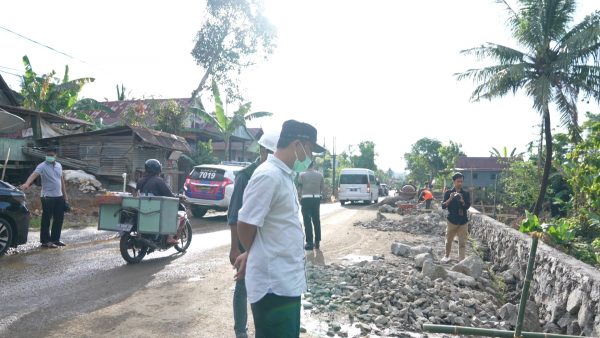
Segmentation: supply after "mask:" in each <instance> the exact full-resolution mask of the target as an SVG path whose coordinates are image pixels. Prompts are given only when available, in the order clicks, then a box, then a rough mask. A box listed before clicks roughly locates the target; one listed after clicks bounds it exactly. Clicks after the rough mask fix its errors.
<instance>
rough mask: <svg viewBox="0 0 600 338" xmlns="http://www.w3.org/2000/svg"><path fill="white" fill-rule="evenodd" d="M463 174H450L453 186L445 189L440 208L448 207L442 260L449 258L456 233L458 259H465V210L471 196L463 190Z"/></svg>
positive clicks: (469, 204) (466, 228) (445, 260)
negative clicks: (444, 250)
mask: <svg viewBox="0 0 600 338" xmlns="http://www.w3.org/2000/svg"><path fill="white" fill-rule="evenodd" d="M463 181H464V176H463V174H461V173H458V172H457V173H455V174H454V175H453V176H452V182H453V183H454V188H452V189H451V190H447V191H446V192H445V193H444V201H443V202H442V209H448V228H447V229H446V255H445V256H444V258H442V262H443V263H445V262H448V261H449V260H450V253H451V252H452V242H453V241H454V237H456V236H457V235H458V259H459V260H460V261H462V260H463V259H465V251H466V246H467V236H468V230H469V226H468V224H467V223H468V221H469V217H468V214H467V211H468V210H469V208H470V207H471V197H470V195H469V192H467V191H465V190H463V188H462V186H463Z"/></svg>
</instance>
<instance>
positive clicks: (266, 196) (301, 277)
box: [235, 120, 325, 338]
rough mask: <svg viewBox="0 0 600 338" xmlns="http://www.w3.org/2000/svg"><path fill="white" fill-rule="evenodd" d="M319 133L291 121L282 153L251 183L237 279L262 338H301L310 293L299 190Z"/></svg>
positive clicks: (280, 143) (284, 131)
mask: <svg viewBox="0 0 600 338" xmlns="http://www.w3.org/2000/svg"><path fill="white" fill-rule="evenodd" d="M316 141H317V130H316V129H315V128H314V127H313V126H311V125H310V124H307V123H302V122H298V121H295V120H288V121H286V122H285V123H284V124H283V126H282V130H281V134H280V136H279V141H278V143H277V150H276V151H275V153H274V154H273V155H269V157H268V158H267V161H266V162H265V163H263V164H261V165H260V166H259V167H258V168H257V169H256V171H255V172H254V174H253V175H252V178H251V179H250V182H248V186H247V187H246V190H245V192H244V196H243V200H244V203H243V206H242V208H241V209H240V211H239V213H238V223H237V231H238V237H239V240H240V242H241V243H242V245H243V246H244V249H245V250H246V252H244V253H243V254H241V255H240V256H238V258H237V259H236V261H235V266H236V268H237V273H236V276H235V278H236V279H241V278H245V281H246V291H247V294H248V301H249V302H250V304H251V308H252V315H253V317H254V327H255V329H256V337H257V338H271V337H282V338H287V337H290V338H292V337H299V336H300V296H301V295H302V293H303V292H304V291H306V274H305V270H304V231H303V229H302V222H301V221H300V212H299V211H300V203H299V201H298V193H297V191H296V187H295V185H294V175H295V172H296V173H299V172H303V171H306V170H307V169H308V166H309V165H310V163H311V161H312V160H311V156H312V153H313V152H317V153H320V152H323V151H325V149H324V148H323V147H321V146H319V145H318V144H317V143H316Z"/></svg>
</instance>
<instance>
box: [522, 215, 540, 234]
mask: <svg viewBox="0 0 600 338" xmlns="http://www.w3.org/2000/svg"><path fill="white" fill-rule="evenodd" d="M525 215H526V218H525V219H524V220H523V221H522V222H521V226H520V227H519V231H520V232H522V233H524V234H529V233H532V232H542V231H543V228H542V224H541V223H540V220H539V218H538V217H537V215H535V214H532V213H530V212H529V211H525Z"/></svg>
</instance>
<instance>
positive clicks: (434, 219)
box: [354, 211, 446, 236]
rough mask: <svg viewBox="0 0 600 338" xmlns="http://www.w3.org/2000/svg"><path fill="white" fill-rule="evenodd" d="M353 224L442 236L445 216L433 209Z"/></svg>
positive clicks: (444, 228) (382, 229)
mask: <svg viewBox="0 0 600 338" xmlns="http://www.w3.org/2000/svg"><path fill="white" fill-rule="evenodd" d="M354 225H355V226H360V227H363V228H367V229H376V230H379V231H404V232H407V233H411V234H417V235H434V236H444V235H445V234H446V218H445V217H444V216H443V213H442V212H441V211H433V212H431V213H424V214H419V215H406V216H403V217H402V218H401V219H400V220H392V219H380V220H377V219H375V220H372V221H368V222H362V221H359V222H356V223H354Z"/></svg>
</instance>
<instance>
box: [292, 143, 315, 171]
mask: <svg viewBox="0 0 600 338" xmlns="http://www.w3.org/2000/svg"><path fill="white" fill-rule="evenodd" d="M300 146H301V147H302V151H303V152H304V161H300V160H298V154H296V161H294V171H295V172H297V173H301V172H304V171H306V170H308V167H310V163H311V162H312V160H311V159H310V157H308V154H306V150H305V149H304V146H303V145H302V143H300Z"/></svg>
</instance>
